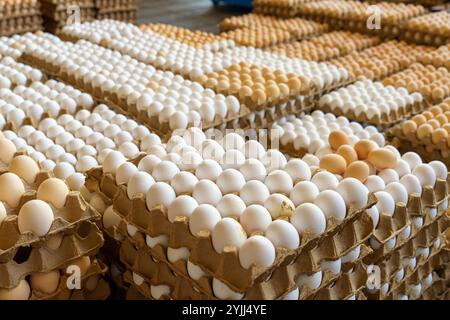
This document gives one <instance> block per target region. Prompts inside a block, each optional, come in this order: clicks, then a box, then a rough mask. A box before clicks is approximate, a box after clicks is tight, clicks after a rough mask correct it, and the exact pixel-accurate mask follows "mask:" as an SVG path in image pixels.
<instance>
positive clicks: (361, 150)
mask: <svg viewBox="0 0 450 320" xmlns="http://www.w3.org/2000/svg"><path fill="white" fill-rule="evenodd" d="M354 148H355V151H356V154H357V155H358V159H359V160H366V159H367V157H368V156H369V153H370V152H371V151H372V150H375V149H377V148H378V145H377V144H376V143H375V142H374V141H372V140H368V139H362V140H359V141H358V142H357V143H355V147H354Z"/></svg>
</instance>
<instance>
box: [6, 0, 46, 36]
mask: <svg viewBox="0 0 450 320" xmlns="http://www.w3.org/2000/svg"><path fill="white" fill-rule="evenodd" d="M12 7H13V11H11V12H9V11H8V12H7V11H6V10H5V8H4V7H3V5H2V7H1V8H0V36H10V35H13V34H19V33H26V32H35V31H38V30H42V16H41V9H40V3H39V1H36V6H35V7H22V6H21V5H20V6H12Z"/></svg>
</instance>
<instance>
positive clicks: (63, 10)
mask: <svg viewBox="0 0 450 320" xmlns="http://www.w3.org/2000/svg"><path fill="white" fill-rule="evenodd" d="M41 3H42V5H41V10H42V14H43V15H44V16H45V17H47V18H51V19H52V20H54V21H62V20H67V18H68V17H69V15H70V14H71V12H68V8H70V7H78V9H80V15H81V16H80V17H81V18H82V21H84V20H83V18H85V17H86V16H85V15H86V14H89V16H91V12H92V14H93V15H94V18H95V11H94V0H69V1H61V0H41Z"/></svg>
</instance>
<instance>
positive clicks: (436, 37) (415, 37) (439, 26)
mask: <svg viewBox="0 0 450 320" xmlns="http://www.w3.org/2000/svg"><path fill="white" fill-rule="evenodd" d="M449 31H450V13H448V12H446V11H445V10H443V11H438V12H432V13H429V14H426V15H422V16H419V17H416V18H413V19H410V20H409V21H407V22H406V23H404V24H403V26H402V33H401V35H402V38H404V39H405V40H407V41H412V42H416V43H420V44H429V45H434V46H440V45H442V44H445V43H448V42H449V41H450V34H449Z"/></svg>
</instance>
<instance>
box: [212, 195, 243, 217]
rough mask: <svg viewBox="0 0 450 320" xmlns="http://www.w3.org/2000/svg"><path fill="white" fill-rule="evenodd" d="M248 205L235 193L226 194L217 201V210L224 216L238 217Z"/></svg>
mask: <svg viewBox="0 0 450 320" xmlns="http://www.w3.org/2000/svg"><path fill="white" fill-rule="evenodd" d="M245 208H246V205H245V203H244V201H243V200H242V199H241V198H240V197H239V196H237V195H235V194H231V193H230V194H227V195H224V196H223V198H222V199H220V201H219V202H218V203H217V210H219V212H220V215H221V216H222V217H223V218H226V217H236V218H239V217H240V216H241V215H242V213H243V212H244V210H245Z"/></svg>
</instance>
